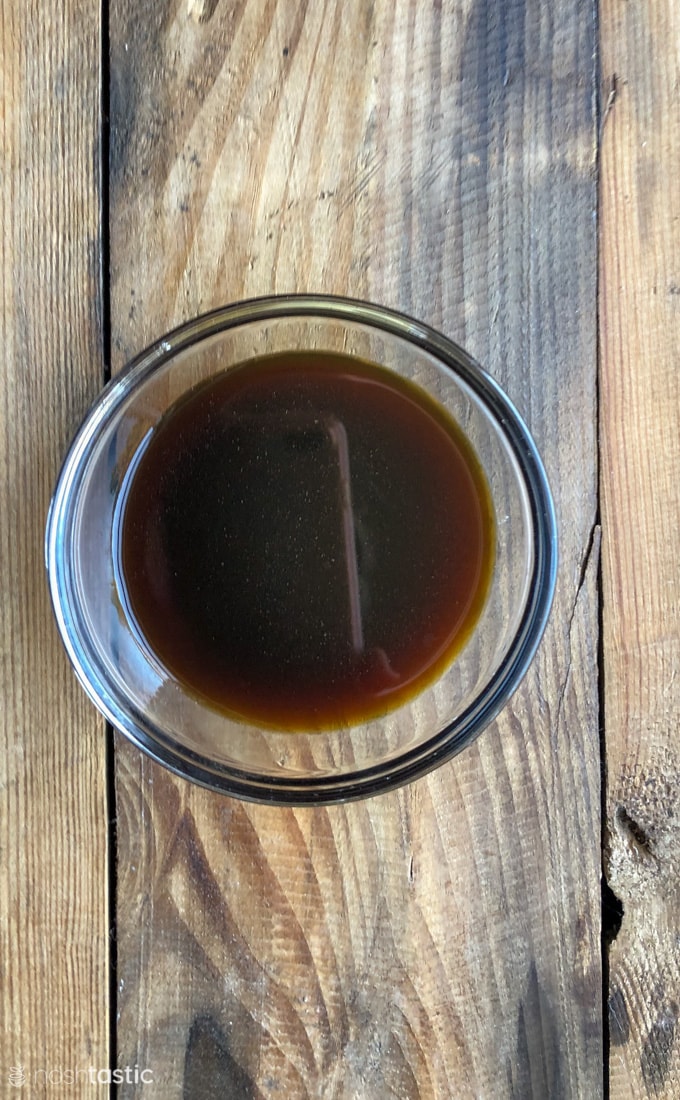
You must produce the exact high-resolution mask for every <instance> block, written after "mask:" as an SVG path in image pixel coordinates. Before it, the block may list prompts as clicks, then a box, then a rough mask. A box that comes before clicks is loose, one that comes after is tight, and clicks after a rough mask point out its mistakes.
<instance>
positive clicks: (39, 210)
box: [0, 0, 109, 1096]
mask: <svg viewBox="0 0 680 1100" xmlns="http://www.w3.org/2000/svg"><path fill="white" fill-rule="evenodd" d="M99 52H100V51H99V9H98V7H97V5H95V4H92V3H89V2H87V0H67V2H66V3H62V2H59V3H57V2H56V0H54V2H52V0H44V2H42V3H37V2H35V0H32V2H27V3H23V4H19V5H17V4H12V3H2V4H1V5H0V331H1V333H2V342H1V347H2V353H1V360H0V363H1V366H0V370H1V372H2V384H1V385H0V500H1V503H2V517H1V520H0V585H1V590H0V697H1V699H2V702H1V704H0V958H1V960H2V962H1V972H0V973H1V976H0V1017H1V1019H2V1028H3V1032H4V1034H3V1038H2V1040H0V1044H1V1047H0V1075H1V1076H0V1093H1V1094H2V1095H3V1096H5V1095H8V1094H12V1093H13V1092H14V1089H13V1088H12V1087H11V1081H10V1077H9V1074H10V1069H11V1067H12V1066H14V1067H15V1068H16V1074H15V1079H16V1082H17V1083H20V1081H21V1073H23V1075H24V1078H25V1081H26V1085H27V1090H28V1089H29V1088H30V1095H31V1096H42V1095H47V1094H50V1095H52V1091H53V1085H54V1087H55V1088H56V1087H57V1085H58V1084H60V1083H61V1082H62V1081H63V1078H60V1077H59V1073H60V1071H61V1072H62V1073H63V1071H64V1070H68V1071H69V1072H71V1073H73V1074H74V1075H75V1074H77V1073H78V1072H79V1071H80V1077H79V1078H78V1081H79V1083H78V1084H77V1085H74V1086H73V1087H72V1089H71V1090H70V1092H69V1095H73V1096H79V1095H89V1096H91V1095H93V1094H94V1092H95V1091H96V1090H94V1089H93V1087H92V1085H91V1084H90V1083H89V1080H87V1079H86V1078H87V1077H88V1069H89V1067H90V1066H93V1067H95V1068H98V1067H100V1066H106V1065H107V1060H108V1049H107V1047H108V1002H109V989H108V969H107V968H108V931H107V924H108V920H107V898H106V887H107V880H106V860H107V856H106V853H107V822H106V798H105V792H106V773H105V739H104V736H103V735H104V727H103V723H101V722H99V721H98V719H97V717H96V714H95V712H94V711H93V709H92V708H91V707H90V706H89V705H88V704H87V702H86V700H85V697H84V695H83V693H82V691H81V690H80V688H79V687H78V686H77V684H76V681H75V678H74V677H73V675H72V673H71V670H70V668H69V666H68V662H67V660H66V657H65V654H64V652H63V650H62V647H61V645H60V643H59V640H58V635H57V631H56V628H55V625H54V622H53V618H52V614H51V609H50V606H49V597H48V591H47V585H46V582H45V570H44V564H43V532H44V525H45V519H46V516H47V508H48V501H49V497H50V493H51V490H52V488H53V485H54V482H55V480H56V476H57V471H58V469H59V463H60V461H61V458H62V457H63V454H64V451H65V449H66V445H67V443H68V441H69V438H70V436H71V435H72V433H73V431H74V429H75V428H76V426H77V423H78V420H79V418H80V417H81V416H82V415H83V413H84V412H85V410H86V408H87V405H88V404H89V402H90V400H91V399H92V397H93V396H94V394H95V392H96V391H97V390H98V389H99V388H100V386H101V382H102V377H103V372H102V361H101V352H100V305H101V295H100V285H99V224H100V222H99V174H98V171H99V170H98V149H99ZM20 1070H21V1072H20ZM49 1074H52V1077H51V1079H50V1077H49ZM83 1075H84V1076H83ZM66 1080H68V1078H67V1079H66Z"/></svg>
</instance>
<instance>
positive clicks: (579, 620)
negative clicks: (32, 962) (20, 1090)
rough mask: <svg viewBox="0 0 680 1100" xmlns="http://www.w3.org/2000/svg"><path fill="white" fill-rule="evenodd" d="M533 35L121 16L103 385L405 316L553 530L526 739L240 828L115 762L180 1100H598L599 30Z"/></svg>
mask: <svg viewBox="0 0 680 1100" xmlns="http://www.w3.org/2000/svg"><path fill="white" fill-rule="evenodd" d="M553 8H555V6H554V5H553V6H547V5H541V4H538V3H533V2H527V3H525V2H523V0H511V2H510V3H508V4H504V5H491V4H487V3H485V2H484V0H476V2H472V3H465V4H457V3H445V4H443V5H439V4H431V5H430V4H422V3H415V2H410V3H409V2H408V0H398V2H397V3H396V4H394V3H391V2H390V3H388V2H387V0H376V2H375V3H374V4H373V5H365V4H363V3H361V0H344V2H343V3H340V2H339V0H337V2H333V0H328V2H327V3H326V4H323V5H299V4H296V3H293V2H292V0H278V3H274V0H254V2H249V3H247V4H246V3H245V2H236V3H224V2H223V3H217V4H216V5H215V4H203V5H201V4H198V3H197V2H196V0H192V3H190V4H184V3H181V4H176V3H173V4H170V3H165V4H158V5H155V6H154V8H153V10H152V11H151V12H149V14H148V17H147V18H145V19H144V20H143V21H141V23H140V20H139V12H138V7H136V6H135V5H133V4H132V3H131V2H130V0H114V3H113V5H112V8H111V31H112V41H111V62H112V89H113V95H112V110H111V125H112V164H111V168H112V176H111V198H112V209H111V246H112V330H113V331H112V334H113V342H114V347H115V349H116V355H115V359H116V366H121V365H122V363H123V361H124V360H125V358H126V357H128V356H129V355H131V354H132V353H134V352H136V351H138V350H139V349H140V348H141V347H142V346H143V345H144V344H145V343H147V342H148V341H149V340H150V339H152V338H153V337H156V336H158V335H160V334H161V332H162V331H164V330H165V329H167V328H168V327H169V326H171V325H173V324H175V323H177V322H179V321H181V320H183V319H186V318H188V317H189V316H191V315H192V314H193V313H195V312H197V311H200V310H205V309H207V308H209V307H212V306H214V305H217V304H219V303H221V302H224V301H228V300H232V299H236V298H240V297H243V296H246V295H252V294H257V293H264V292H270V291H272V290H275V291H279V292H282V291H293V290H298V291H303V290H324V291H328V292H344V293H350V294H354V295H362V296H367V297H369V298H373V299H377V300H381V301H382V302H384V303H385V304H387V305H391V306H397V307H400V308H403V309H406V310H410V311H412V312H414V313H416V314H419V315H420V316H421V317H423V319H425V320H427V321H430V322H433V323H434V324H436V325H438V326H440V327H443V328H444V329H445V330H446V331H447V332H448V333H449V334H450V335H452V336H453V337H454V338H457V339H458V340H460V341H461V342H462V343H464V344H466V345H467V346H468V347H469V349H470V350H471V351H472V352H473V353H474V354H476V355H477V356H478V357H479V358H480V359H481V360H482V361H483V362H484V363H485V364H486V365H487V366H488V367H489V368H490V369H491V370H492V371H493V373H494V374H495V375H496V376H497V377H498V378H499V379H500V380H501V382H503V383H504V384H505V385H506V387H507V388H508V389H509V391H510V393H511V395H512V396H513V397H514V398H515V400H516V401H517V402H518V403H519V405H520V407H521V408H522V410H523V412H524V413H525V414H526V416H527V417H528V418H529V420H530V422H531V426H532V428H533V430H534V432H535V434H536V436H537V439H538V441H539V443H540V445H541V447H542V450H543V452H544V455H545V458H546V462H547V465H548V470H549V474H550V477H551V480H552V483H553V487H554V490H555V494H556V501H557V508H558V514H559V521H560V530H561V554H562V558H561V563H562V564H561V570H560V577H559V583H558V591H557V596H556V604H555V611H554V615H553V617H552V621H551V625H550V629H549V633H548V636H547V638H546V640H545V642H544V645H543V646H542V648H541V651H540V654H539V657H538V658H537V660H536V661H535V663H534V665H533V667H532V670H531V673H530V675H529V676H528V678H527V680H526V682H525V684H524V685H523V687H522V689H521V690H520V691H519V692H518V693H517V695H516V697H515V699H514V701H513V704H512V706H511V707H510V708H508V709H507V710H506V711H505V713H504V714H503V716H502V718H501V719H500V720H499V721H498V722H497V723H495V725H494V726H493V727H492V728H491V729H490V730H489V731H488V732H487V733H486V734H485V735H484V737H483V738H482V739H481V740H480V742H479V743H478V745H477V746H475V747H473V748H472V749H470V750H469V751H467V752H466V753H465V754H463V755H462V756H461V757H459V758H458V759H457V760H456V761H454V762H453V763H451V764H450V765H448V766H446V767H445V768H442V769H440V770H439V771H438V772H437V773H435V774H434V775H432V776H430V777H427V778H426V779H424V780H421V781H420V782H418V783H415V784H413V785H412V786H410V787H409V788H407V789H405V790H403V791H401V792H398V793H395V794H392V795H387V796H383V797H380V798H378V799H375V800H373V801H369V802H365V803H361V804H355V805H350V806H346V807H336V808H332V809H319V808H317V809H309V810H300V811H295V812H293V811H286V810H280V809H275V808H271V807H259V806H252V805H244V804H240V803H238V802H235V801H232V800H229V799H225V798H219V797H214V796H211V795H209V794H207V793H205V792H203V791H200V790H198V789H194V788H192V787H191V786H190V785H188V784H186V783H184V782H181V781H179V780H177V779H175V778H173V777H172V776H170V775H169V774H168V773H166V772H165V771H164V770H162V769H161V768H159V767H157V766H154V765H152V764H151V763H149V762H148V761H147V760H145V759H143V758H142V757H141V756H140V755H139V754H138V753H137V752H136V751H133V750H131V749H130V748H129V747H127V746H125V745H123V744H122V743H120V744H119V746H118V751H117V761H118V766H117V791H118V800H119V815H120V817H119V833H118V837H119V851H118V860H119V863H118V866H119V878H118V929H119V938H118V978H119V988H120V991H121V992H120V999H119V1005H118V1010H119V1014H120V1015H119V1018H120V1029H119V1036H118V1042H119V1049H120V1052H121V1059H122V1061H124V1062H128V1063H130V1064H132V1063H133V1062H137V1063H138V1064H140V1065H142V1064H143V1065H145V1066H148V1067H149V1068H150V1069H151V1070H152V1071H153V1072H154V1080H155V1081H156V1080H158V1081H160V1080H162V1081H163V1088H164V1096H166V1097H169V1098H174V1097H180V1096H182V1095H186V1096H191V1097H192V1100H194V1098H196V1097H199V1098H200V1097H213V1096H215V1097H217V1096H224V1095H239V1096H247V1097H269V1096H275V1095H285V1096H295V1097H321V1096H323V1097H361V1098H364V1097H365V1098H367V1100H368V1098H373V1097H381V1098H383V1097H384V1098H388V1097H391V1096H394V1097H412V1098H415V1097H422V1098H429V1097H453V1096H455V1097H456V1098H457V1100H458V1098H460V1100H466V1098H473V1097H474V1098H475V1100H479V1098H480V1097H486V1098H489V1100H491V1098H493V1100H503V1098H506V1097H507V1098H510V1097H516V1098H519V1097H521V1098H522V1100H524V1098H527V1097H535V1098H537V1100H538V1098H540V1100H545V1098H546V1097H555V1098H557V1097H559V1098H560V1100H562V1098H565V1097H573V1098H582V1097H588V1098H589V1100H590V1098H592V1100H596V1098H597V1097H598V1096H599V1095H601V1088H602V1080H601V1078H602V1045H601V1023H602V1021H601V1008H600V994H601V981H602V978H601V969H600V944H599V898H600V893H599V892H600V882H599V879H600V848H599V841H600V789H599V735H598V699H597V672H596V654H597V567H598V545H599V543H598V532H597V530H596V529H595V527H594V524H595V520H596V515H597V493H596V476H595V446H596V443H595V383H596V377H595V374H596V370H595V360H596V355H595V299H596V242H595V228H596V227H595V221H594V214H595V207H596V171H595V170H596V134H595V61H594V57H595V29H594V22H593V13H592V10H591V8H590V7H589V6H586V5H583V4H582V3H579V2H578V0H570V2H567V3H564V4H561V5H558V6H557V8H558V9H559V10H557V8H555V10H553ZM199 9H200V10H199Z"/></svg>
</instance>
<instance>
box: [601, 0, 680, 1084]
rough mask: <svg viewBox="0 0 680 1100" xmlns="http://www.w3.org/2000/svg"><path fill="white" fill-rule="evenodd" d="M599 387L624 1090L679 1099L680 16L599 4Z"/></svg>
mask: <svg viewBox="0 0 680 1100" xmlns="http://www.w3.org/2000/svg"><path fill="white" fill-rule="evenodd" d="M601 27H602V29H601V34H602V76H603V90H602V96H603V101H604V103H605V105H606V106H607V107H608V109H607V110H606V117H605V118H604V122H603V140H602V201H601V294H600V327H601V364H602V366H601V378H602V381H601V394H602V412H601V426H602V432H601V434H602V517H603V534H604V540H603V615H604V622H603V645H604V666H605V679H604V686H605V730H606V767H607V793H606V827H607V845H606V851H605V870H606V873H607V876H608V879H609V883H610V886H611V888H612V889H613V891H614V893H615V895H616V896H617V897H618V898H619V899H620V901H621V903H622V905H623V910H624V914H623V922H622V926H621V930H620V932H619V935H618V938H617V939H616V940H615V942H614V944H613V945H612V948H611V952H610V959H609V963H610V974H609V1025H610V1038H611V1054H610V1072H611V1095H612V1097H613V1098H617V1100H619V1098H623V1097H626V1098H628V1097H647V1096H649V1097H659V1098H661V1097H663V1098H666V1100H671V1098H675V1097H678V1096H680V1047H679V1046H678V1044H677V1038H678V1028H677V1023H678V1019H679V1017H680V1008H679V1006H680V951H679V947H678V945H679V944H680V887H679V883H680V749H679V747H678V743H677V742H678V729H679V727H680V675H679V673H680V627H679V623H680V571H679V568H678V544H679V542H680V435H679V433H678V416H679V413H680V381H679V372H678V367H679V366H680V360H679V349H680V185H679V183H678V181H679V180H680V9H679V8H678V5H677V4H676V3H674V2H673V0H660V2H659V3H655V2H652V0H648V2H643V3H640V4H635V5H628V4H619V3H617V2H615V0H603V4H602V24H601Z"/></svg>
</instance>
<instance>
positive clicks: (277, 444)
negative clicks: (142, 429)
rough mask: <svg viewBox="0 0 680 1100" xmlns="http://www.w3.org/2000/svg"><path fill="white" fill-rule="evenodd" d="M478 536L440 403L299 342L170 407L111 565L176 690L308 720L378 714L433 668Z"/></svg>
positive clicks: (478, 509)
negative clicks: (296, 349) (295, 348)
mask: <svg viewBox="0 0 680 1100" xmlns="http://www.w3.org/2000/svg"><path fill="white" fill-rule="evenodd" d="M493 545H494V523H493V517H492V507H491V502H490V497H489V492H488V488H487V485H486V481H485V478H484V475H483V473H482V470H481V468H480V465H479V462H478V460H477V458H476V456H475V455H474V453H473V451H472V449H471V447H470V445H469V443H468V442H467V440H466V439H465V437H464V435H463V434H462V432H461V430H460V429H459V428H458V427H457V425H456V424H455V423H454V422H453V420H452V419H451V418H450V417H449V416H448V414H447V413H446V412H444V411H443V410H442V409H441V408H440V407H439V406H438V405H437V404H436V403H435V402H434V401H432V400H431V399H430V398H429V397H428V396H427V395H426V394H425V393H424V392H423V391H422V390H420V389H419V388H417V387H416V386H414V385H412V384H411V383H409V382H407V381H405V380H402V379H399V378H396V377H395V376H394V375H393V374H391V373H389V372H387V371H386V370H385V369H384V368H381V367H378V366H375V365H373V364H370V363H364V362H362V361H360V360H356V359H350V358H349V357H346V356H342V355H335V354H330V353H325V352H324V353H320V354H315V353H311V352H304V353H290V354H285V355H284V354H282V355H276V356H271V357H268V358H264V359H260V360H258V361H251V362H249V363H247V364H244V365H242V366H239V367H236V368H234V369H232V370H230V371H228V372H226V373H224V374H221V375H219V376H217V377H215V378H213V379H211V380H210V381H209V382H207V383H203V384H201V385H200V386H198V387H197V388H196V389H194V390H193V391H191V392H190V393H189V394H188V395H187V396H186V397H184V398H183V399H181V400H180V401H179V402H177V404H176V405H174V406H173V407H172V408H171V409H170V410H169V412H168V413H167V414H166V415H165V417H164V418H163V420H162V421H161V422H160V424H159V425H158V426H157V428H156V429H155V430H154V431H153V433H152V434H151V436H150V438H149V440H148V442H147V444H146V445H143V447H142V448H141V453H140V454H139V455H138V456H137V461H136V466H135V468H134V472H133V474H132V477H131V478H130V479H129V487H128V489H127V490H126V497H125V499H124V502H123V508H122V521H121V530H120V542H119V546H120V557H119V560H120V566H121V573H122V580H123V587H124V590H125V593H124V595H125V602H126V604H127V607H128V609H129V611H130V612H131V614H132V616H133V618H134V620H135V621H136V624H137V627H138V629H139V631H140V632H141V634H142V635H143V637H144V638H145V640H146V643H147V645H148V646H149V647H150V649H151V650H152V651H153V652H154V653H155V654H156V657H157V658H158V659H159V660H160V662H161V663H162V664H163V665H164V666H165V667H166V668H167V669H168V670H169V671H170V672H171V673H172V674H173V675H174V676H175V677H177V678H178V679H179V680H181V681H182V682H183V683H184V684H185V685H186V687H187V688H188V689H189V690H190V691H191V692H192V693H193V694H195V695H199V696H202V697H204V698H205V699H207V700H208V701H209V702H210V703H211V704H212V705H213V706H214V707H217V708H218V709H220V710H223V711H227V712H229V713H231V714H234V715H239V716H242V717H244V718H247V719H250V720H252V721H255V722H257V723H260V724H264V725H267V726H274V727H278V728H283V729H289V730H314V729H323V728H329V727H334V726H337V725H344V724H351V723H356V722H358V721H362V720H365V719H367V718H369V717H372V716H375V715H378V714H381V713H384V712H386V711H389V710H391V709H392V708H394V707H395V706H397V705H399V704H400V703H402V702H404V701H405V700H406V699H408V698H410V697H412V696H413V695H415V694H417V692H418V691H419V690H420V689H422V688H423V687H424V686H425V685H427V684H428V683H429V682H431V681H432V680H434V679H435V678H436V676H437V675H439V674H440V673H441V672H442V671H443V670H444V669H445V668H446V667H447V666H448V665H449V663H450V662H451V661H452V659H453V658H454V657H455V655H456V654H457V652H458V651H459V650H460V649H461V648H462V646H463V644H464V643H465V641H466V640H467V639H468V637H469V635H470V633H471V631H472V629H473V628H474V625H475V623H476V621H477V619H478V617H479V614H480V612H481V609H482V606H483V603H484V599H485V596H486V593H487V591H488V587H489V582H490V576H491V570H492V565H493Z"/></svg>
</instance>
